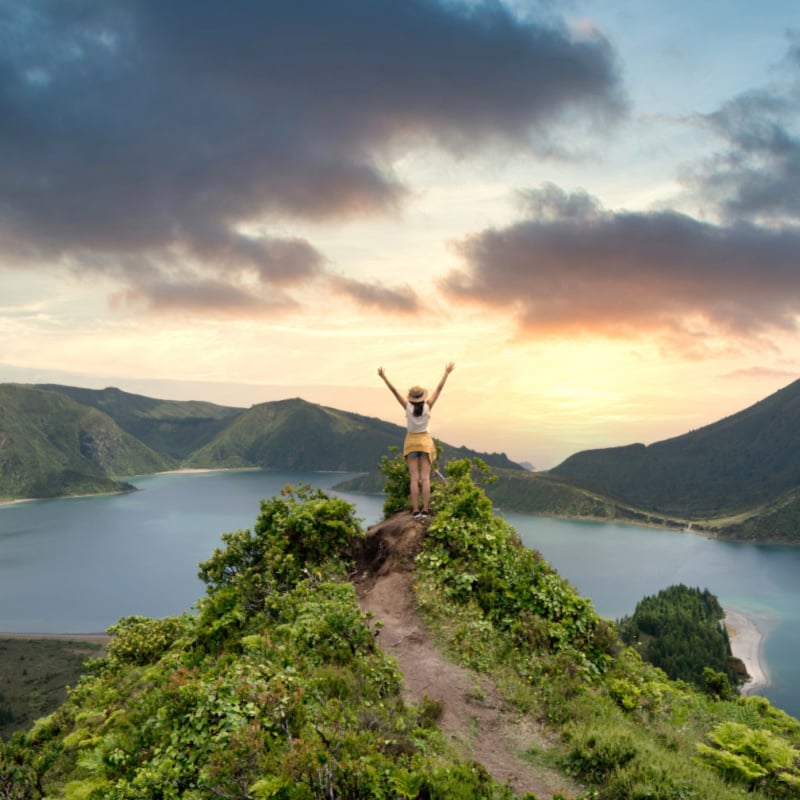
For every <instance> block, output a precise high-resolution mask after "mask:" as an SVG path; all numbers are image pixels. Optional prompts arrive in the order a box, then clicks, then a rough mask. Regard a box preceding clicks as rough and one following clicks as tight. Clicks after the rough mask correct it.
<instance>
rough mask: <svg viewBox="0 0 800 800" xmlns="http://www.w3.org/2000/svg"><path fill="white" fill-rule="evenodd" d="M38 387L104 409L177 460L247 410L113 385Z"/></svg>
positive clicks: (132, 432) (150, 444)
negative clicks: (160, 396)
mask: <svg viewBox="0 0 800 800" xmlns="http://www.w3.org/2000/svg"><path fill="white" fill-rule="evenodd" d="M38 388H40V389H46V390H50V391H55V392H60V393H61V394H65V395H67V397H71V398H72V399H73V400H75V401H76V402H78V403H81V404H82V405H85V406H92V407H93V408H97V409H99V410H100V411H104V412H105V413H106V414H108V415H109V416H110V417H111V418H112V419H113V420H114V421H115V422H116V423H117V425H119V426H120V428H122V429H123V430H125V431H127V432H128V433H130V434H131V436H135V437H136V438H137V439H139V440H140V441H142V442H144V443H145V444H146V445H148V446H149V447H151V448H153V449H154V450H158V451H159V452H160V453H165V454H166V455H168V456H170V457H171V458H176V459H183V458H186V457H187V456H188V455H189V454H190V453H193V452H194V451H195V450H197V449H199V448H200V447H202V446H203V445H205V444H207V443H208V442H210V441H211V440H212V439H213V438H214V437H215V436H216V435H217V434H218V433H219V432H220V431H222V430H223V429H224V428H225V427H226V426H227V425H228V424H229V423H230V421H231V420H232V419H233V418H234V417H236V416H238V415H239V414H241V413H243V411H244V409H243V408H231V407H228V406H220V405H216V404H214V403H204V402H201V401H197V400H183V401H180V400H158V399H155V398H152V397H145V396H143V395H139V394H131V393H129V392H123V391H122V390H121V389H116V388H113V387H111V388H108V389H101V390H97V389H81V388H77V387H73V386H60V385H57V384H41V385H40V386H39V387H38Z"/></svg>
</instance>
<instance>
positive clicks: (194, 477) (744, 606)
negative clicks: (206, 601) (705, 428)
mask: <svg viewBox="0 0 800 800" xmlns="http://www.w3.org/2000/svg"><path fill="white" fill-rule="evenodd" d="M345 477H347V476H346V475H342V474H341V473H311V474H309V473H286V472H264V471H243V472H206V473H173V474H165V475H155V476H147V477H141V478H134V479H132V482H133V483H134V484H135V485H136V486H137V487H138V488H139V489H140V491H138V492H133V493H130V494H124V495H111V496H104V497H84V498H71V499H63V500H42V501H35V502H30V503H19V504H13V505H7V506H0V631H8V632H23V633H24V632H30V633H83V632H96V631H104V630H105V629H106V628H107V627H108V626H109V625H111V624H113V623H114V622H115V621H116V620H118V619H119V618H120V617H123V616H126V615H129V614H143V615H146V616H150V617H160V616H166V615H169V614H177V613H181V612H182V611H186V610H189V609H190V608H191V607H192V605H193V604H194V603H195V601H196V600H197V599H198V598H199V597H200V596H202V594H203V592H204V585H203V583H202V582H201V581H200V580H199V579H198V578H197V566H198V563H199V562H201V561H204V560H205V559H207V558H208V557H209V556H210V555H211V553H212V552H213V550H214V548H215V547H218V546H220V544H221V539H220V537H221V534H222V533H223V532H226V531H235V530H238V529H244V528H251V527H252V526H253V524H254V522H255V520H256V517H257V515H258V512H259V501H260V500H261V499H262V498H265V497H271V496H274V495H276V494H277V493H279V492H280V490H281V489H282V488H283V487H284V486H286V485H287V484H293V485H297V484H299V483H311V484H313V485H314V486H318V487H321V488H325V489H329V488H330V487H332V486H333V485H335V484H336V483H338V482H340V481H341V480H343V479H344V478H345ZM341 496H342V497H345V498H346V499H347V500H349V501H350V502H352V503H354V505H355V506H356V508H357V513H358V516H360V517H361V518H362V520H363V521H364V523H365V524H366V525H371V524H373V523H375V522H377V521H378V520H379V519H380V518H381V516H382V512H381V509H382V504H383V498H382V497H378V496H365V495H356V494H353V495H348V494H341ZM504 516H505V518H506V519H507V520H508V522H509V523H510V524H511V525H512V526H513V527H514V528H515V529H516V531H517V532H518V533H519V535H520V537H521V538H522V540H523V541H524V542H525V544H526V545H528V546H529V547H534V548H536V549H537V550H539V551H540V552H541V553H542V555H543V556H544V557H545V559H547V561H549V562H550V563H551V564H552V565H553V566H554V567H555V568H556V569H557V570H558V571H559V572H560V573H561V574H562V575H563V576H564V577H565V578H567V579H568V580H569V581H570V582H571V583H572V584H573V585H574V586H575V587H576V588H577V589H578V590H579V591H580V592H581V594H583V595H586V596H587V597H590V598H591V599H592V601H593V603H594V606H595V608H596V609H597V611H598V612H599V613H600V614H602V615H603V616H606V617H610V618H612V619H616V618H618V617H621V616H623V615H625V614H630V613H632V612H633V610H634V608H635V606H636V603H637V602H638V601H639V600H641V599H642V597H644V596H645V595H651V594H655V593H656V592H658V591H659V590H660V589H663V588H666V587H667V586H670V585H672V584H675V583H684V584H686V585H687V586H698V587H700V588H708V589H709V590H710V591H712V592H713V593H714V594H716V595H717V597H719V599H720V602H721V603H722V605H723V606H725V607H728V608H732V609H737V610H739V611H742V612H744V613H746V614H748V615H749V616H751V617H754V618H756V619H758V620H759V623H760V626H761V627H762V628H763V629H764V630H766V631H767V638H766V643H765V660H766V664H767V666H768V670H769V673H770V677H771V679H772V685H771V686H770V687H769V688H768V689H766V690H764V692H763V694H764V695H765V696H766V697H768V698H769V699H770V700H771V701H772V702H773V703H775V704H776V705H777V706H779V707H781V708H783V709H785V710H786V711H788V712H789V713H790V714H792V715H794V716H797V717H800V667H798V666H797V663H796V662H797V655H798V654H800V588H798V582H797V576H798V574H800V548H794V547H768V546H762V545H749V544H736V543H730V542H719V541H715V540H712V539H705V538H703V537H701V536H695V535H690V534H680V533H675V532H671V531H663V530H658V529H653V528H639V527H634V526H629V525H617V524H609V523H591V522H575V521H567V520H556V519H550V518H546V517H535V516H530V515H524V514H505V515H504Z"/></svg>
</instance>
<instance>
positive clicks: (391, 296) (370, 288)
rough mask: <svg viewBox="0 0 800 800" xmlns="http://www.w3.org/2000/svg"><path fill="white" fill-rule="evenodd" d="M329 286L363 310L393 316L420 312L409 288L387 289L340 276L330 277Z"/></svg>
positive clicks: (418, 305)
mask: <svg viewBox="0 0 800 800" xmlns="http://www.w3.org/2000/svg"><path fill="white" fill-rule="evenodd" d="M330 284H331V286H332V287H333V289H334V291H336V292H338V293H340V294H343V295H345V296H347V297H349V298H350V299H351V300H354V301H355V302H356V303H358V305H360V306H363V307H365V308H372V309H377V310H379V311H389V312H392V313H395V314H398V313H399V314H417V313H419V312H420V311H421V310H422V307H421V304H420V302H419V297H418V296H417V294H416V292H415V291H414V290H413V289H412V288H411V287H410V286H400V287H397V288H394V289H389V288H386V287H385V286H380V285H379V284H375V283H364V282H362V281H356V280H352V279H350V278H344V277H341V276H335V277H334V276H332V277H331V279H330Z"/></svg>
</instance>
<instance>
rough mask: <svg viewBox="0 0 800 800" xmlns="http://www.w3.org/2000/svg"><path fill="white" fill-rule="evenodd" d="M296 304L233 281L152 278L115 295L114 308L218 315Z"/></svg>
mask: <svg viewBox="0 0 800 800" xmlns="http://www.w3.org/2000/svg"><path fill="white" fill-rule="evenodd" d="M294 305H295V303H294V302H293V301H292V300H290V299H289V298H288V297H286V296H285V295H283V294H280V293H277V294H273V295H270V296H267V297H260V296H259V295H258V294H257V293H254V292H250V291H247V290H246V289H244V288H242V287H240V286H236V285H235V284H233V283H228V282H226V281H224V280H213V279H203V278H194V279H192V278H186V279H182V280H181V279H178V280H174V279H164V280H152V281H148V282H143V283H139V284H134V285H132V286H130V287H129V288H127V289H125V290H123V291H120V292H117V293H115V294H114V296H113V297H112V307H115V308H126V309H130V308H137V307H144V308H146V309H147V310H148V311H153V312H176V311H177V312H181V313H193V314H194V313H202V314H208V315H210V316H212V317H215V318H220V317H232V318H235V317H242V316H245V317H253V316H266V315H274V313H275V312H277V311H284V310H286V309H287V308H291V307H293V306H294Z"/></svg>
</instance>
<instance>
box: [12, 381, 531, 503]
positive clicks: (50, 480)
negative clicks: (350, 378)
mask: <svg viewBox="0 0 800 800" xmlns="http://www.w3.org/2000/svg"><path fill="white" fill-rule="evenodd" d="M0 389H2V391H3V395H2V398H0V410H2V413H3V416H2V417H0V464H2V465H3V468H2V470H0V498H4V499H14V498H26V497H56V496H63V495H70V494H77V493H81V494H83V493H87V494H90V493H96V492H106V491H114V490H115V487H116V489H117V490H119V489H120V488H125V487H123V486H122V485H121V484H119V482H118V480H117V479H118V478H119V477H120V476H129V475H137V474H145V473H152V472H158V471H163V470H167V469H175V468H177V467H191V468H208V469H224V468H243V467H260V468H265V469H288V470H301V471H302V470H308V471H313V470H332V471H339V470H341V471H348V472H360V471H367V470H372V469H373V468H374V465H375V464H376V463H378V462H379V461H380V458H381V456H382V455H384V454H386V453H387V452H388V450H389V448H390V447H391V446H393V445H395V446H396V445H399V444H401V443H402V441H403V436H404V428H402V427H400V426H399V425H393V424H391V423H388V422H384V421H383V420H380V419H376V418H372V417H364V416H360V415H358V414H353V413H350V412H345V411H338V410H336V409H333V408H327V407H324V406H318V405H315V404H313V403H308V402H306V401H304V400H301V399H299V398H297V399H292V400H281V401H278V402H272V403H263V404H260V405H257V406H254V407H252V408H250V409H246V410H245V409H241V408H231V407H226V406H219V405H215V404H213V403H202V402H196V401H168V400H157V399H154V398H149V397H144V396H142V395H136V394H130V393H128V392H123V391H120V390H119V389H114V388H109V389H103V390H92V389H80V388H75V387H69V386H58V385H41V386H21V385H17V384H0ZM103 426H105V428H103ZM101 429H103V430H101ZM106 429H107V430H106ZM54 447H55V449H56V450H57V451H58V452H57V454H54V452H53V448H54ZM443 449H444V452H445V454H446V455H447V456H448V457H457V456H459V457H460V456H480V457H481V458H483V459H485V460H486V462H487V463H489V464H491V465H492V466H495V467H499V468H503V469H507V470H514V469H517V470H520V469H521V468H520V467H518V466H517V465H516V464H514V463H513V462H512V461H510V460H509V459H508V458H507V457H506V456H505V455H503V454H490V455H487V454H480V453H476V452H475V451H472V450H468V449H466V448H455V447H452V446H450V445H447V444H445V445H443ZM126 487H127V485H126ZM127 488H130V487H127ZM380 488H381V487H380V486H379V487H378V489H380Z"/></svg>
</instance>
